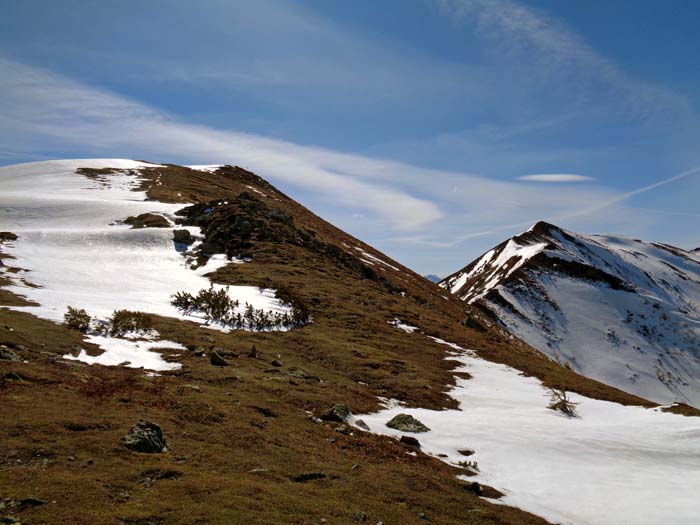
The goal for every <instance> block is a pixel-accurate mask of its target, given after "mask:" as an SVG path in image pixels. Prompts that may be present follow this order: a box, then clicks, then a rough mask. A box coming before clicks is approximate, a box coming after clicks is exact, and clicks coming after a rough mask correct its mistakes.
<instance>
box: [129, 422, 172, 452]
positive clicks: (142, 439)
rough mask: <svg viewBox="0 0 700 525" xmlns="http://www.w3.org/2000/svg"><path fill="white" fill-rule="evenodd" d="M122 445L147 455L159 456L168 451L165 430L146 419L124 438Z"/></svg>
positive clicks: (132, 428)
mask: <svg viewBox="0 0 700 525" xmlns="http://www.w3.org/2000/svg"><path fill="white" fill-rule="evenodd" d="M122 444H123V445H124V446H125V447H126V448H128V449H129V450H133V451H135V452H143V453H146V454H157V453H160V452H165V451H166V450H168V444H167V443H166V441H165V437H164V436H163V430H162V429H161V428H160V426H158V425H156V424H155V423H152V422H150V421H146V420H145V419H142V420H140V421H139V422H138V423H136V424H135V425H134V426H133V427H131V430H129V433H128V434H127V435H126V436H124V437H123V438H122Z"/></svg>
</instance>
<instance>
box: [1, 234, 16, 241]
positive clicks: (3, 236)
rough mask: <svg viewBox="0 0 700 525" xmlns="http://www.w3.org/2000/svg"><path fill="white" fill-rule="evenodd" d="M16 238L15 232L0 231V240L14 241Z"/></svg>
mask: <svg viewBox="0 0 700 525" xmlns="http://www.w3.org/2000/svg"><path fill="white" fill-rule="evenodd" d="M16 240H17V234H15V233H12V232H0V242H5V241H16Z"/></svg>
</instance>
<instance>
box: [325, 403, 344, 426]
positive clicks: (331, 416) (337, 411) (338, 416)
mask: <svg viewBox="0 0 700 525" xmlns="http://www.w3.org/2000/svg"><path fill="white" fill-rule="evenodd" d="M349 417H350V409H349V408H348V407H347V405H345V404H344V403H335V404H334V405H333V406H332V407H331V408H330V409H329V410H328V412H326V413H325V414H323V415H322V416H321V419H322V420H324V421H335V422H336V423H344V422H345V420H347V419H348V418H349Z"/></svg>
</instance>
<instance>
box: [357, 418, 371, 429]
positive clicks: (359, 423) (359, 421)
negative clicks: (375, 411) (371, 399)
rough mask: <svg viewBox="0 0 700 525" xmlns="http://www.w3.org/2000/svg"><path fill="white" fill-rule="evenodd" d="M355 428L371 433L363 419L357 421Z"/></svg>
mask: <svg viewBox="0 0 700 525" xmlns="http://www.w3.org/2000/svg"><path fill="white" fill-rule="evenodd" d="M355 426H356V427H358V428H361V429H362V430H366V431H368V432H369V425H368V424H367V423H365V422H364V420H362V419H358V420H357V421H355Z"/></svg>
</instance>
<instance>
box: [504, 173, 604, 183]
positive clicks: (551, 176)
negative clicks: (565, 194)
mask: <svg viewBox="0 0 700 525" xmlns="http://www.w3.org/2000/svg"><path fill="white" fill-rule="evenodd" d="M518 180H524V181H527V182H590V181H592V180H595V179H594V178H593V177H588V176H586V175H576V174H574V173H537V174H534V175H523V176H522V177H518Z"/></svg>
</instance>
